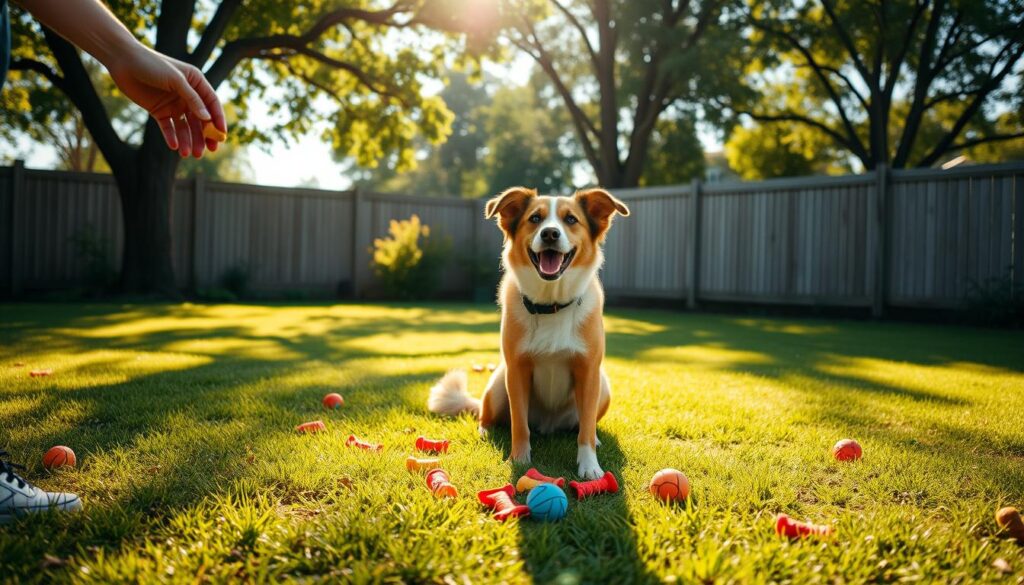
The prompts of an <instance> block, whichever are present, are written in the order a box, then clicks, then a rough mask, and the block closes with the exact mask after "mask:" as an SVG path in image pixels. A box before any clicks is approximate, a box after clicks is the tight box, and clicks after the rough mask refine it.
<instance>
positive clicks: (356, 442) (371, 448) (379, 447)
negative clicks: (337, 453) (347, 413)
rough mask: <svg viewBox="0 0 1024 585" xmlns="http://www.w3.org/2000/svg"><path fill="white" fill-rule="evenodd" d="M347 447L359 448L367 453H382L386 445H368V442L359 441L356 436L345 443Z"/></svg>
mask: <svg viewBox="0 0 1024 585" xmlns="http://www.w3.org/2000/svg"><path fill="white" fill-rule="evenodd" d="M345 446H346V447H358V448H360V449H365V450H367V451H380V450H382V449H383V448H384V445H380V444H374V443H367V442H366V441H362V440H360V439H357V438H356V436H355V435H349V436H348V440H346V441H345Z"/></svg>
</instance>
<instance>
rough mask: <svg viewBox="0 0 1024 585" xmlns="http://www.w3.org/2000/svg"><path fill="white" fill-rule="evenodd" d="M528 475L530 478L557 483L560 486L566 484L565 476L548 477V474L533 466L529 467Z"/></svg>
mask: <svg viewBox="0 0 1024 585" xmlns="http://www.w3.org/2000/svg"><path fill="white" fill-rule="evenodd" d="M526 477H528V478H530V479H536V480H537V481H540V482H543V483H553V484H555V485H557V486H558V487H563V486H565V478H564V477H548V476H546V475H544V474H543V473H541V472H539V471H537V468H536V467H531V468H530V469H528V470H527V471H526Z"/></svg>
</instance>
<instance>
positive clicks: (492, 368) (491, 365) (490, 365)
mask: <svg viewBox="0 0 1024 585" xmlns="http://www.w3.org/2000/svg"><path fill="white" fill-rule="evenodd" d="M497 369H498V366H496V365H494V364H487V371H488V372H493V371H494V370H497Z"/></svg>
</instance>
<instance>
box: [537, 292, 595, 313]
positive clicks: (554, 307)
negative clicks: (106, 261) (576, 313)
mask: <svg viewBox="0 0 1024 585" xmlns="http://www.w3.org/2000/svg"><path fill="white" fill-rule="evenodd" d="M574 304H575V305H577V306H579V305H581V304H583V297H580V298H578V299H576V300H574V301H569V302H568V303H565V304H559V303H551V304H550V305H540V304H537V303H535V302H533V301H531V300H530V299H528V298H527V297H526V295H523V306H524V307H526V311H527V312H528V313H530V314H531V315H553V314H555V313H557V312H559V311H561V310H562V309H564V308H566V307H568V306H570V305H574Z"/></svg>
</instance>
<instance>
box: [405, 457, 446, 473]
mask: <svg viewBox="0 0 1024 585" xmlns="http://www.w3.org/2000/svg"><path fill="white" fill-rule="evenodd" d="M438 467H441V460H440V459H417V458H415V457H408V458H406V460H405V468H406V469H408V470H409V471H424V470H427V471H429V470H431V469H437V468H438Z"/></svg>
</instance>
